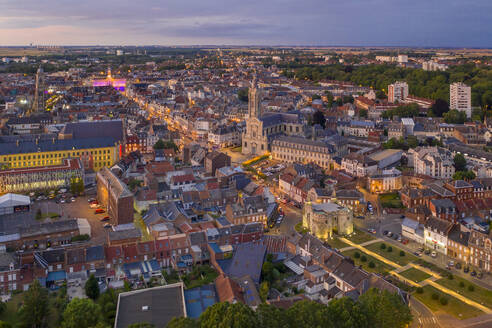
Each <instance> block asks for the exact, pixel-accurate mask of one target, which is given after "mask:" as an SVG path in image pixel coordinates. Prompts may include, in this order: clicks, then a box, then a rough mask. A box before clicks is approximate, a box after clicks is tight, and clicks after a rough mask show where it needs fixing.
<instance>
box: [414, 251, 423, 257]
mask: <svg viewBox="0 0 492 328" xmlns="http://www.w3.org/2000/svg"><path fill="white" fill-rule="evenodd" d="M413 255H415V256H418V257H421V256H422V253H420V252H413Z"/></svg>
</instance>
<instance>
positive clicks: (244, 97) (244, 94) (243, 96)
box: [237, 88, 249, 102]
mask: <svg viewBox="0 0 492 328" xmlns="http://www.w3.org/2000/svg"><path fill="white" fill-rule="evenodd" d="M248 93H249V88H241V89H239V90H238V91H237V98H238V99H239V100H241V101H243V102H248Z"/></svg>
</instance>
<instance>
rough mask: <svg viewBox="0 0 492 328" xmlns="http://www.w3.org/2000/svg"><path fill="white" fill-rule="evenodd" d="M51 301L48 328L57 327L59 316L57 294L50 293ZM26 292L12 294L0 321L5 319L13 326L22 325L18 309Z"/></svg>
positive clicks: (0, 316)
mask: <svg viewBox="0 0 492 328" xmlns="http://www.w3.org/2000/svg"><path fill="white" fill-rule="evenodd" d="M49 295H50V297H49V299H48V300H49V302H50V307H49V308H50V313H49V315H48V320H47V321H48V328H54V327H56V321H57V318H58V316H59V313H58V309H57V307H56V306H55V296H54V294H52V293H49ZM23 296H24V294H23V293H19V294H15V295H12V298H11V299H10V301H8V302H7V303H5V304H6V305H7V308H6V310H5V311H4V312H3V313H2V314H1V315H0V321H4V322H6V323H9V324H10V325H11V326H12V327H20V319H21V318H20V316H19V313H18V310H19V308H20V306H21V303H22V298H23Z"/></svg>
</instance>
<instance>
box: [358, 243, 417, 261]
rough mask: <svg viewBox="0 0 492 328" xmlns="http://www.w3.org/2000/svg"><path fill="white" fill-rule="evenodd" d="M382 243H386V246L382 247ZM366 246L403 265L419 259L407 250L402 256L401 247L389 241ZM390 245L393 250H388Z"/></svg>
mask: <svg viewBox="0 0 492 328" xmlns="http://www.w3.org/2000/svg"><path fill="white" fill-rule="evenodd" d="M381 244H385V245H386V248H385V249H381ZM365 247H366V248H367V249H369V250H371V251H373V252H374V253H377V254H379V255H381V256H383V257H385V258H387V259H388V260H390V261H393V262H395V263H397V264H399V265H401V266H405V265H407V264H408V263H410V262H413V261H415V260H417V257H416V256H415V255H413V254H410V253H407V252H404V254H405V256H400V251H401V249H400V248H398V247H395V246H393V245H390V244H387V243H383V242H378V243H374V244H371V245H367V246H365ZM389 247H391V248H392V251H391V252H388V249H389Z"/></svg>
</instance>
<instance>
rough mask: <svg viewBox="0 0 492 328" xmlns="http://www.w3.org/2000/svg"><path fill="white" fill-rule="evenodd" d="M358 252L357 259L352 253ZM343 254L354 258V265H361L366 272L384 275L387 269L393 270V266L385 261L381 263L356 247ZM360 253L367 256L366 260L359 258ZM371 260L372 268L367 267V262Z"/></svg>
mask: <svg viewBox="0 0 492 328" xmlns="http://www.w3.org/2000/svg"><path fill="white" fill-rule="evenodd" d="M356 252H358V253H359V254H360V255H361V257H359V258H358V259H356V258H355V256H354V254H355V253H356ZM342 254H343V255H345V256H348V257H350V258H351V259H353V260H354V263H355V265H361V266H362V268H363V269H364V270H366V271H367V272H375V273H380V274H382V275H386V274H387V273H388V272H389V271H391V270H394V268H393V267H392V266H390V265H388V264H386V263H383V262H381V261H379V260H377V259H375V258H374V257H372V256H370V255H367V254H366V253H363V252H361V251H360V250H358V249H351V250H349V251H345V252H343V253H342ZM362 255H364V256H365V257H366V258H367V261H365V262H362V260H361V258H362ZM370 262H373V263H374V268H371V267H369V263H370Z"/></svg>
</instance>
